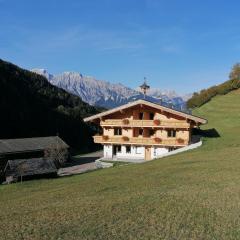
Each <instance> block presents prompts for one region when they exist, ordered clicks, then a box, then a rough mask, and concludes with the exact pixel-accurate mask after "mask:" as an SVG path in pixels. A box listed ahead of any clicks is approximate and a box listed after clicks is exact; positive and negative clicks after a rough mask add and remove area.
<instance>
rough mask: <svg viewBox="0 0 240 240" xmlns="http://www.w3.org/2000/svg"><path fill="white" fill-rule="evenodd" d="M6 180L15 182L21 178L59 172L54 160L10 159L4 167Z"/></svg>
mask: <svg viewBox="0 0 240 240" xmlns="http://www.w3.org/2000/svg"><path fill="white" fill-rule="evenodd" d="M4 173H5V177H6V182H7V183H10V182H14V181H17V180H18V179H19V178H25V177H32V176H34V177H37V176H42V175H53V174H57V168H56V166H55V164H54V161H53V160H50V159H44V158H32V159H16V160H8V162H7V164H6V167H5V169H4Z"/></svg>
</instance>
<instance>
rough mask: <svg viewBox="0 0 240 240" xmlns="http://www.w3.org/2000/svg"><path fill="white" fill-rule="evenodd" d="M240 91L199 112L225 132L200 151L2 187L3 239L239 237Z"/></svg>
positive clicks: (0, 231) (208, 140)
mask: <svg viewBox="0 0 240 240" xmlns="http://www.w3.org/2000/svg"><path fill="white" fill-rule="evenodd" d="M239 106H240V90H236V91H233V92H231V93H229V94H227V95H224V96H217V97H215V98H214V99H213V100H212V101H211V102H209V103H207V104H206V105H204V106H202V107H201V108H200V109H198V110H196V111H195V114H199V115H201V116H203V117H205V118H207V119H208V120H209V124H208V125H207V126H205V128H206V129H208V128H215V129H216V130H217V131H218V133H219V134H220V135H221V137H220V138H206V139H204V145H203V146H202V147H201V148H198V149H196V150H194V151H190V152H186V153H182V154H179V155H176V156H172V157H168V158H164V159H159V160H156V161H152V162H148V163H144V164H139V165H127V166H119V167H115V168H111V169H105V170H100V171H96V172H92V173H88V174H83V175H78V176H74V177H68V178H61V179H55V180H41V181H31V182H25V183H23V184H14V185H11V186H1V187H0V202H1V204H0V222H1V224H0V234H1V235H0V238H1V239H8V240H10V239H104V240H106V239H124V240H125V239H138V240H139V239H204V240H207V239H209V240H210V239H211V240H212V239H228V240H229V239H239V238H240V227H239V226H240V215H239V212H240V201H239V199H240V111H239Z"/></svg>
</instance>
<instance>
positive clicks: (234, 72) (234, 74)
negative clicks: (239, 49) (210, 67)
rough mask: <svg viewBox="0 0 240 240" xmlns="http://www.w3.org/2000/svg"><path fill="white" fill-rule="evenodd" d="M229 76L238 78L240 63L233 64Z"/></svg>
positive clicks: (239, 75) (239, 77)
mask: <svg viewBox="0 0 240 240" xmlns="http://www.w3.org/2000/svg"><path fill="white" fill-rule="evenodd" d="M229 78H230V79H238V80H240V63H236V64H235V65H233V67H232V70H231V72H230V74H229Z"/></svg>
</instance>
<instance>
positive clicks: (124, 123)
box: [100, 119, 190, 129]
mask: <svg viewBox="0 0 240 240" xmlns="http://www.w3.org/2000/svg"><path fill="white" fill-rule="evenodd" d="M100 125H101V126H102V127H129V128H132V127H150V128H174V129H176V128H180V129H188V128H190V124H189V123H187V122H185V121H170V120H169V121H166V120H165V121H161V120H157V121H156V120H128V119H107V120H104V121H101V122H100Z"/></svg>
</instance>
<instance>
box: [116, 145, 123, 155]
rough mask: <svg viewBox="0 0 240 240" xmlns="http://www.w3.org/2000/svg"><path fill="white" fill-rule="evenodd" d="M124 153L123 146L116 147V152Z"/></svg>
mask: <svg viewBox="0 0 240 240" xmlns="http://www.w3.org/2000/svg"><path fill="white" fill-rule="evenodd" d="M121 151H122V146H121V145H117V146H116V152H118V153H119V152H121Z"/></svg>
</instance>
